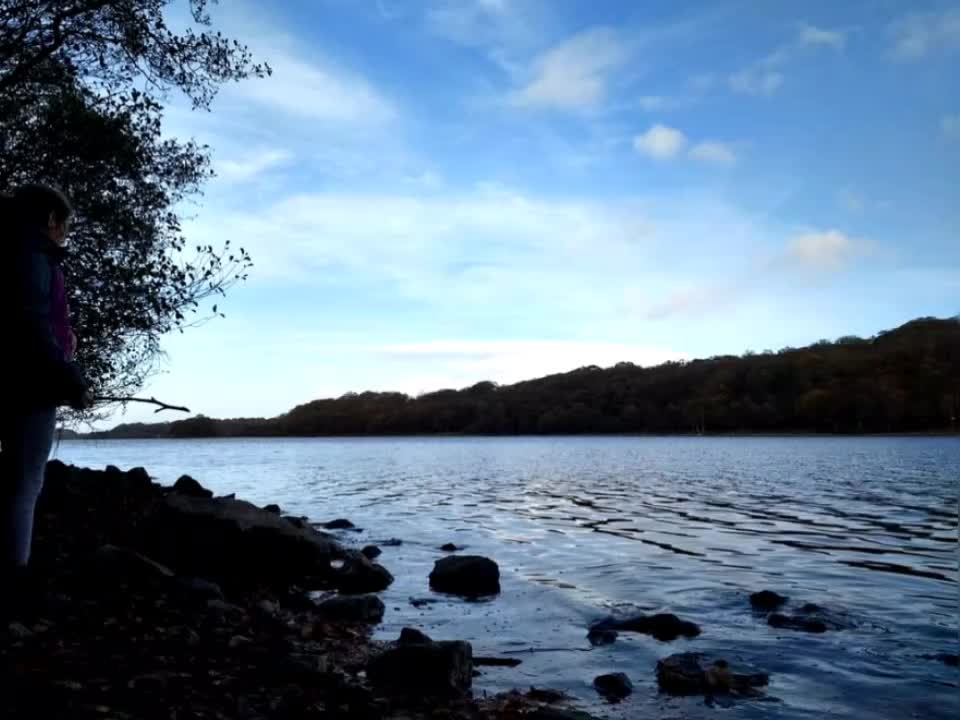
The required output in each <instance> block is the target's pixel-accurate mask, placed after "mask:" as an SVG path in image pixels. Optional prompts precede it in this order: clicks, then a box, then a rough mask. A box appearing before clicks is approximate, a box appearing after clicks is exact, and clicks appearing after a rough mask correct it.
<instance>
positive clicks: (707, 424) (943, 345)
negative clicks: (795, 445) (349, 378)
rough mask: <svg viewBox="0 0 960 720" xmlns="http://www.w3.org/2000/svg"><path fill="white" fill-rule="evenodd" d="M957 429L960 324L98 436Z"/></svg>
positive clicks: (136, 427)
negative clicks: (763, 351) (803, 346)
mask: <svg viewBox="0 0 960 720" xmlns="http://www.w3.org/2000/svg"><path fill="white" fill-rule="evenodd" d="M958 426H960V318H951V319H946V320H940V319H936V318H923V319H919V320H914V321H912V322H909V323H907V324H905V325H903V326H901V327H899V328H897V329H895V330H890V331H888V332H882V333H879V334H878V335H876V336H875V337H873V338H869V339H863V338H858V337H843V338H840V339H839V340H837V341H835V342H827V341H821V342H818V343H815V344H814V345H811V346H809V347H805V348H785V349H783V350H781V351H780V352H777V353H771V352H765V353H760V354H752V353H748V354H746V355H744V356H741V357H735V356H722V357H712V358H709V359H706V360H693V361H689V362H668V363H665V364H663V365H658V366H656V367H649V368H643V367H638V366H636V365H633V364H631V363H620V364H618V365H616V366H614V367H611V368H606V369H602V368H598V367H584V368H580V369H578V370H574V371H572V372H568V373H563V374H559V375H550V376H547V377H543V378H539V379H537V380H529V381H526V382H521V383H517V384H515V385H505V386H498V385H496V384H494V383H492V382H481V383H477V384H476V385H474V386H472V387H470V388H466V389H464V390H440V391H438V392H433V393H429V394H426V395H421V396H419V397H416V398H411V397H409V396H407V395H403V394H400V393H374V392H365V393H360V394H355V393H350V394H348V395H344V396H343V397H341V398H337V399H330V400H315V401H313V402H309V403H307V404H305V405H300V406H298V407H296V408H294V409H293V410H291V411H290V412H288V413H286V414H284V415H280V416H279V417H275V418H269V419H264V418H251V419H233V420H214V419H212V418H206V417H202V416H198V417H194V418H190V419H186V420H180V421H176V422H171V423H162V424H149V425H147V424H127V425H120V426H118V427H116V428H115V429H113V430H111V431H108V432H104V433H95V434H93V435H92V436H91V437H140V438H143V437H166V438H176V437H213V436H284V435H301V436H302V435H307V436H309V435H389V434H430V433H437V434H439V433H463V434H537V433H698V432H706V433H726V432H758V433H777V432H824V433H887V432H927V431H950V430H952V431H956V430H958Z"/></svg>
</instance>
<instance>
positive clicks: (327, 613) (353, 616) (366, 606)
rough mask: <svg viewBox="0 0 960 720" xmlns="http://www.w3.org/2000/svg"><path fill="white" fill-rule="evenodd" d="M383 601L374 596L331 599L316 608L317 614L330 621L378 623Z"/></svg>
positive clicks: (381, 616)
mask: <svg viewBox="0 0 960 720" xmlns="http://www.w3.org/2000/svg"><path fill="white" fill-rule="evenodd" d="M384 610H385V608H384V605H383V601H382V600H381V599H380V598H378V597H376V596H375V595H352V596H344V597H340V596H338V597H332V598H330V599H329V600H324V601H323V602H322V603H320V604H319V605H318V606H317V612H318V613H319V614H320V615H321V616H323V617H324V618H328V619H330V620H345V621H347V622H363V623H378V622H380V621H381V620H382V619H383V613H384Z"/></svg>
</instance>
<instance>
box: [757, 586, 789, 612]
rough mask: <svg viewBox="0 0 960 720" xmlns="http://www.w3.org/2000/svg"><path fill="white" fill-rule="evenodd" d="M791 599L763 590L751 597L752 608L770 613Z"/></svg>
mask: <svg viewBox="0 0 960 720" xmlns="http://www.w3.org/2000/svg"><path fill="white" fill-rule="evenodd" d="M787 600H789V598H787V597H785V596H783V595H780V594H778V593H775V592H773V591H772V590H761V591H760V592H755V593H753V594H752V595H750V607H752V608H753V609H754V610H763V611H765V612H769V611H771V610H776V609H777V608H779V607H780V606H781V605H783V604H784V603H785V602H786V601H787Z"/></svg>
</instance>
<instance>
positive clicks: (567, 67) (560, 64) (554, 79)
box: [509, 28, 627, 111]
mask: <svg viewBox="0 0 960 720" xmlns="http://www.w3.org/2000/svg"><path fill="white" fill-rule="evenodd" d="M626 59H627V52H626V50H625V48H624V47H623V45H622V44H621V42H620V39H619V38H618V36H617V34H616V33H614V32H613V31H612V30H610V29H608V28H593V29H591V30H585V31H584V32H581V33H579V34H577V35H574V36H573V37H571V38H569V39H568V40H566V41H564V42H562V43H560V44H559V45H557V46H555V47H553V48H551V49H550V50H548V51H547V52H545V53H543V54H542V55H540V56H539V57H538V58H537V59H536V60H535V61H534V64H533V77H532V79H531V80H530V81H529V82H528V83H527V84H526V85H525V86H524V87H522V88H520V89H518V90H515V91H514V92H512V93H511V94H510V96H509V101H510V103H511V104H513V105H515V106H518V107H527V108H547V109H554V110H576V111H582V110H589V109H591V108H595V107H597V106H598V105H600V104H601V103H602V102H603V101H604V100H605V98H606V94H607V82H608V75H609V74H610V72H612V71H613V70H615V69H616V68H618V67H620V66H621V65H622V64H623V63H624V62H625V61H626Z"/></svg>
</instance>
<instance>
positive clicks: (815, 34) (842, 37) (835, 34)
mask: <svg viewBox="0 0 960 720" xmlns="http://www.w3.org/2000/svg"><path fill="white" fill-rule="evenodd" d="M797 42H798V43H799V44H800V45H801V46H817V45H822V46H825V47H832V48H834V49H835V50H843V48H844V47H845V46H846V44H847V37H846V34H845V33H843V32H842V31H840V30H824V29H822V28H818V27H814V26H813V25H804V26H803V27H802V28H801V29H800V37H799V38H798V39H797Z"/></svg>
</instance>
